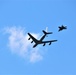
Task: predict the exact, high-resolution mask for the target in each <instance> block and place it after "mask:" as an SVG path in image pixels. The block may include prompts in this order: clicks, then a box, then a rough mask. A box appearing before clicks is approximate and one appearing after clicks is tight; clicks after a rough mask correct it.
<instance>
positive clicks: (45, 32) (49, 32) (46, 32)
mask: <svg viewBox="0 0 76 75" xmlns="http://www.w3.org/2000/svg"><path fill="white" fill-rule="evenodd" d="M43 33H44V34H45V35H46V34H52V32H46V31H44V30H43Z"/></svg>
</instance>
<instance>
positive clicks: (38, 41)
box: [28, 30, 57, 48]
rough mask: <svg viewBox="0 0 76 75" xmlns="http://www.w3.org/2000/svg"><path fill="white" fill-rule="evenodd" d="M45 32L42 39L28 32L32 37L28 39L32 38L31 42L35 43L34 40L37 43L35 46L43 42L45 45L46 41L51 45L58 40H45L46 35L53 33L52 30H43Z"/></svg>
mask: <svg viewBox="0 0 76 75" xmlns="http://www.w3.org/2000/svg"><path fill="white" fill-rule="evenodd" d="M43 33H44V35H43V36H42V37H41V38H40V40H38V39H36V38H35V37H33V36H32V35H31V34H30V33H28V35H29V36H30V38H28V40H30V39H32V41H31V43H33V42H34V43H35V45H34V46H33V48H34V47H36V46H37V45H38V44H43V46H45V44H46V43H49V45H51V43H52V42H55V41H57V40H50V41H43V39H44V38H45V37H46V35H48V34H52V32H46V31H44V30H43Z"/></svg>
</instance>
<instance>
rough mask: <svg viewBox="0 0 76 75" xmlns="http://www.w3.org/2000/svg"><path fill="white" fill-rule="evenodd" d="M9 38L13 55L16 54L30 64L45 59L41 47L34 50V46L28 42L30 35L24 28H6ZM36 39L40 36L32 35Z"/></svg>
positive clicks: (9, 45)
mask: <svg viewBox="0 0 76 75" xmlns="http://www.w3.org/2000/svg"><path fill="white" fill-rule="evenodd" d="M5 32H6V34H9V36H8V47H9V48H10V49H9V50H11V52H12V53H15V54H17V55H19V56H21V57H23V58H25V59H27V60H28V61H29V62H31V63H34V62H36V61H40V60H42V59H43V52H42V51H41V47H40V46H38V47H36V48H32V44H31V43H30V41H28V37H29V36H28V35H27V33H26V32H25V29H24V28H22V27H7V28H5ZM31 34H32V35H33V36H34V37H36V38H38V37H39V34H35V33H31Z"/></svg>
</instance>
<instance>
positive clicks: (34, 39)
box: [28, 33, 38, 43]
mask: <svg viewBox="0 0 76 75" xmlns="http://www.w3.org/2000/svg"><path fill="white" fill-rule="evenodd" d="M28 35H29V36H30V38H31V39H32V40H33V41H34V42H35V43H37V41H38V40H37V39H36V38H34V37H33V36H32V35H31V34H30V33H28Z"/></svg>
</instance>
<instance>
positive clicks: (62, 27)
mask: <svg viewBox="0 0 76 75" xmlns="http://www.w3.org/2000/svg"><path fill="white" fill-rule="evenodd" d="M58 28H59V30H58V31H62V30H64V29H67V26H63V25H62V26H59V27H58Z"/></svg>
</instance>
